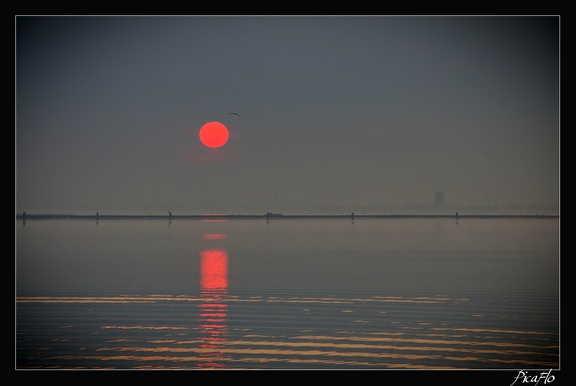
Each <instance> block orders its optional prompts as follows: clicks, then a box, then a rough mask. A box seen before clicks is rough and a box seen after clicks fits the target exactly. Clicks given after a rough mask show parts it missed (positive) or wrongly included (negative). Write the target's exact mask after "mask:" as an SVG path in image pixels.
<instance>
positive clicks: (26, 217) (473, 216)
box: [16, 213, 560, 221]
mask: <svg viewBox="0 0 576 386" xmlns="http://www.w3.org/2000/svg"><path fill="white" fill-rule="evenodd" d="M559 217H560V216H559V215H558V214H458V213H454V214H353V213H349V214H278V213H265V214H27V213H22V214H17V215H16V219H18V220H23V221H25V220H82V219H85V220H146V219H148V220H150V219H154V220H235V219H236V220H248V219H274V220H277V219H278V220H284V219H286V220H289V219H434V218H449V219H545V218H551V219H554V218H559Z"/></svg>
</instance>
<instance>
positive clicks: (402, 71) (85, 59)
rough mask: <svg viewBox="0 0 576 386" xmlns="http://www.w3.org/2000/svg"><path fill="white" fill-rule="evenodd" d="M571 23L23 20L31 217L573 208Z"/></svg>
mask: <svg viewBox="0 0 576 386" xmlns="http://www.w3.org/2000/svg"><path fill="white" fill-rule="evenodd" d="M559 23H560V19H559V17H556V16H534V17H528V16H509V17H505V16H498V17H488V16H484V17H472V16H458V17H439V16H435V17H432V16H430V17H408V16H397V17H380V16H358V17H353V16H342V17H336V16H324V17H316V16H283V17H280V16H276V17H272V16H242V17H240V16H238V17H236V16H166V17H160V16H147V17H124V16H111V17H107V16H96V17H81V16H17V17H16V41H15V44H16V85H15V89H16V96H15V97H16V129H15V131H16V157H15V158H16V160H15V161H16V171H15V174H16V176H15V177H16V178H15V179H16V212H17V213H21V212H24V211H25V212H27V213H95V212H100V213H101V214H104V213H161V214H163V213H166V211H171V212H172V213H174V214H188V213H216V212H217V213H220V212H221V213H265V212H267V211H271V212H279V213H300V212H337V213H347V212H356V213H362V212H367V213H368V212H370V213H372V212H381V211H386V210H403V209H402V208H404V210H423V211H426V210H428V209H430V208H432V209H430V210H433V209H434V208H435V209H434V210H437V209H438V207H434V198H435V196H434V195H435V193H436V192H438V191H442V192H443V193H444V197H445V203H444V205H445V207H446V208H448V209H447V210H453V209H454V208H456V210H458V208H460V211H461V213H464V212H465V210H466V209H465V208H504V209H503V210H506V209H505V208H509V207H513V208H516V209H518V210H523V209H522V208H526V210H531V209H530V208H534V207H538V208H546V210H548V211H552V212H554V211H556V212H558V211H559V185H560V175H559V170H560V164H559V141H560V129H559V125H560V118H559V103H560V101H559V99H560V98H559V89H560V85H559V80H560V69H559V55H560V47H559V40H560V36H559ZM231 112H235V113H238V114H240V116H237V115H231V114H229V113H231ZM209 121H219V122H222V123H224V124H225V125H226V126H227V127H228V129H229V131H230V139H229V141H228V143H227V144H226V145H225V146H224V147H222V148H220V149H208V148H206V147H204V146H203V145H202V144H201V143H200V142H199V139H198V131H199V130H200V128H201V126H202V125H203V124H204V123H206V122H209ZM392 208H400V209H392ZM414 208H416V209H414ZM539 210H540V209H539Z"/></svg>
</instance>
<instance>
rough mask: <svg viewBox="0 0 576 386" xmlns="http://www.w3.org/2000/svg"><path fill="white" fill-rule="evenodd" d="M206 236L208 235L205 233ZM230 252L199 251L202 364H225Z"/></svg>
mask: <svg viewBox="0 0 576 386" xmlns="http://www.w3.org/2000/svg"><path fill="white" fill-rule="evenodd" d="M206 236H207V237H206ZM203 238H204V239H209V240H220V239H224V238H226V235H218V237H213V235H203ZM227 292H228V254H227V252H226V250H225V249H207V250H204V251H202V252H200V295H201V297H202V298H203V299H204V302H203V303H200V304H199V305H198V308H199V309H200V318H199V325H200V346H199V347H200V351H199V356H200V357H201V358H202V359H203V361H202V362H201V363H199V364H198V366H199V367H201V368H222V367H224V364H223V362H222V360H223V359H224V351H223V349H224V344H225V343H226V335H227V333H228V326H227V324H226V318H227V310H228V304H227V303H226V297H227Z"/></svg>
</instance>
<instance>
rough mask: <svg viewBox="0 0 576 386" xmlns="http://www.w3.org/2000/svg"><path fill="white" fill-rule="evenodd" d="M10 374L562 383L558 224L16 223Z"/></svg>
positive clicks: (539, 221) (466, 221)
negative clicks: (493, 375) (293, 372)
mask: <svg viewBox="0 0 576 386" xmlns="http://www.w3.org/2000/svg"><path fill="white" fill-rule="evenodd" d="M16 231H17V233H16V273H15V276H16V292H17V293H16V295H17V298H16V338H15V357H16V358H15V366H16V368H17V369H101V368H103V369H550V368H552V369H558V368H559V295H560V294H559V266H560V262H559V260H560V257H559V223H558V220H557V219H464V220H459V221H455V220H453V219H356V220H355V221H351V220H350V219H348V220H346V219H330V220H327V219H321V220H320V219H316V220H315V219H306V220H298V219H274V220H271V221H269V222H267V221H266V220H265V219H254V220H225V221H223V220H217V221H216V220H213V221H202V220H173V221H171V222H169V221H168V220H100V221H99V222H98V223H96V222H95V221H90V220H35V221H27V222H26V223H25V224H23V223H22V222H17V224H16Z"/></svg>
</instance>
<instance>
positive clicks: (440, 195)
mask: <svg viewBox="0 0 576 386" xmlns="http://www.w3.org/2000/svg"><path fill="white" fill-rule="evenodd" d="M434 204H436V206H441V205H443V204H444V192H443V191H441V190H439V191H437V192H436V193H434Z"/></svg>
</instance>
